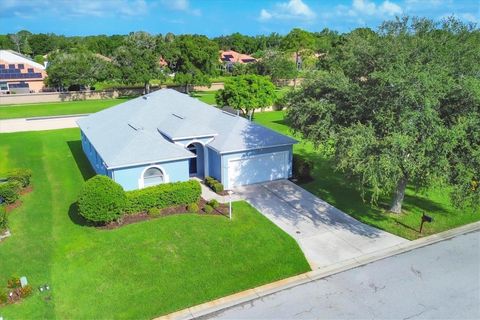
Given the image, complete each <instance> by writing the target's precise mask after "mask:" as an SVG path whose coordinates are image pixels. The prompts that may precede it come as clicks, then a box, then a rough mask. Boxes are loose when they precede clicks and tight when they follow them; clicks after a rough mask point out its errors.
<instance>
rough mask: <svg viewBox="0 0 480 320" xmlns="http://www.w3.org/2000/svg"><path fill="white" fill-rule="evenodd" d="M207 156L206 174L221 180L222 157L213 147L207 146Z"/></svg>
mask: <svg viewBox="0 0 480 320" xmlns="http://www.w3.org/2000/svg"><path fill="white" fill-rule="evenodd" d="M207 157H208V175H209V176H210V177H212V178H215V179H217V180H218V181H221V179H222V171H221V167H222V158H221V156H220V155H219V154H218V153H217V152H216V151H215V150H213V149H210V148H208V146H207Z"/></svg>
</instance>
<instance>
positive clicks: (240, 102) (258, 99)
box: [215, 75, 276, 117]
mask: <svg viewBox="0 0 480 320" xmlns="http://www.w3.org/2000/svg"><path fill="white" fill-rule="evenodd" d="M275 97H276V95H275V86H274V85H273V84H272V82H271V81H270V80H269V79H268V78H267V77H262V76H257V75H243V76H237V77H231V78H230V79H228V80H227V81H226V82H225V88H224V89H222V90H219V91H218V92H217V94H216V96H215V98H216V101H217V104H218V105H220V106H229V107H232V108H234V109H237V110H240V111H242V113H243V114H244V115H250V117H252V116H253V114H254V112H255V109H258V108H265V107H268V106H271V105H272V104H273V102H274V100H275Z"/></svg>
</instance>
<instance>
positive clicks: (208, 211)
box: [203, 204, 213, 214]
mask: <svg viewBox="0 0 480 320" xmlns="http://www.w3.org/2000/svg"><path fill="white" fill-rule="evenodd" d="M203 210H205V213H208V214H210V213H212V212H213V207H212V206H211V205H209V204H206V205H205V207H204V208H203Z"/></svg>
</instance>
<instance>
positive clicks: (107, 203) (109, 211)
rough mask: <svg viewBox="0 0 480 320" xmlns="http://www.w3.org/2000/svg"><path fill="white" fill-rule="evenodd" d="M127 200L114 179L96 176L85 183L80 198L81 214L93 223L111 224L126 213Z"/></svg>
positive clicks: (79, 207)
mask: <svg viewBox="0 0 480 320" xmlns="http://www.w3.org/2000/svg"><path fill="white" fill-rule="evenodd" d="M126 201H127V198H126V196H125V191H123V188H122V187H121V186H120V185H119V184H118V183H116V182H115V181H113V180H112V179H110V178H108V177H106V176H102V175H96V176H95V177H93V178H91V179H89V180H88V181H87V182H85V184H84V186H83V188H82V191H81V192H80V196H79V197H78V209H79V213H80V214H81V215H82V216H83V217H84V218H85V219H87V220H90V221H93V222H110V221H113V220H116V219H117V218H119V217H120V215H121V214H122V213H123V212H124V210H125V206H126Z"/></svg>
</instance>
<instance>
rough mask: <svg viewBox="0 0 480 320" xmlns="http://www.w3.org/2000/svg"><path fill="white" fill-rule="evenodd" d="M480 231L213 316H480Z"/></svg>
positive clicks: (255, 317) (474, 317) (218, 317)
mask: <svg viewBox="0 0 480 320" xmlns="http://www.w3.org/2000/svg"><path fill="white" fill-rule="evenodd" d="M479 243H480V232H478V231H477V232H474V233H470V234H466V235H461V236H458V237H456V238H453V239H451V240H446V241H442V242H438V243H436V244H433V245H430V246H426V247H423V248H419V249H416V250H413V251H410V252H407V253H403V254H400V255H397V256H394V257H390V258H386V259H384V260H380V261H376V262H374V263H371V264H369V265H366V266H363V267H359V268H355V269H352V270H349V271H345V272H343V273H339V274H336V275H333V276H330V277H328V278H324V279H321V280H317V281H314V282H310V283H307V284H304V285H301V286H298V287H294V288H291V289H288V290H284V291H281V292H278V293H275V294H272V295H269V296H266V297H263V298H261V299H257V300H254V301H252V302H249V303H245V304H242V305H239V306H236V307H232V308H230V309H227V310H224V311H221V312H218V313H216V314H214V315H213V316H212V315H211V316H210V317H207V318H212V319H440V318H442V319H480V248H479Z"/></svg>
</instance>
